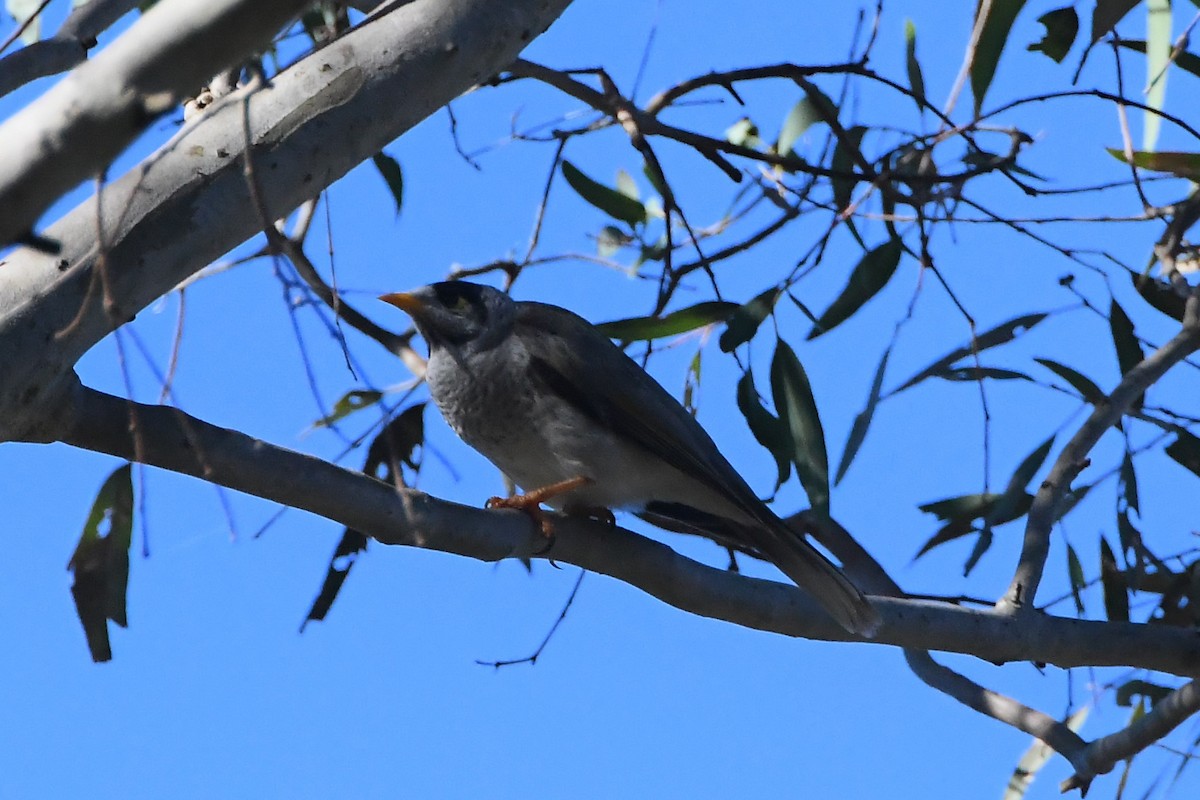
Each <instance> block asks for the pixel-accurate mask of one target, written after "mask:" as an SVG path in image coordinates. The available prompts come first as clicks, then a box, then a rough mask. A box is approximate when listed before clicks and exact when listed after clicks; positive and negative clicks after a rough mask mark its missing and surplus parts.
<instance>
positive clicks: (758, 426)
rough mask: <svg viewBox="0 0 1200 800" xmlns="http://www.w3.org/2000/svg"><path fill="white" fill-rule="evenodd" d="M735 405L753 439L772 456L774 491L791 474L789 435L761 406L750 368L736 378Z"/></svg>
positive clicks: (774, 417)
mask: <svg viewBox="0 0 1200 800" xmlns="http://www.w3.org/2000/svg"><path fill="white" fill-rule="evenodd" d="M737 406H738V410H739V411H741V412H742V416H743V417H745V418H746V424H747V425H749V426H750V433H752V434H753V435H754V438H755V440H756V441H757V442H758V443H759V444H761V445H762V446H763V447H765V448H766V450H767V452H769V453H770V454H771V457H772V458H774V459H775V468H776V471H777V476H776V479H775V490H776V491H778V489H779V487H780V486H782V485H783V484H784V481H786V480H787V479H788V478H789V477H791V474H792V452H793V450H794V448H793V447H792V437H791V434H790V433H789V432H788V430H787V429H786V428H785V427H784V425H783V423H782V422H781V421H780V420H779V418H778V417H776V416H775V415H774V414H772V413H771V412H770V411H767V409H766V408H765V407H764V406H763V404H762V400H761V399H760V398H759V395H758V390H757V389H756V388H755V387H754V375H753V373H751V372H750V371H747V372H746V374H744V375H742V377H741V379H740V380H739V381H738V384H737Z"/></svg>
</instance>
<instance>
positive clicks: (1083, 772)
mask: <svg viewBox="0 0 1200 800" xmlns="http://www.w3.org/2000/svg"><path fill="white" fill-rule="evenodd" d="M1198 711H1200V685H1198V684H1197V683H1196V681H1194V680H1192V681H1188V682H1187V683H1185V684H1184V685H1183V686H1181V687H1179V688H1178V689H1176V690H1175V691H1173V692H1171V693H1170V694H1169V695H1167V696H1166V697H1164V698H1163V699H1162V700H1159V701H1158V702H1157V703H1155V704H1154V707H1153V708H1151V709H1150V710H1149V711H1147V712H1146V713H1145V714H1144V715H1143V716H1142V717H1141V718H1139V719H1138V720H1137V721H1135V722H1132V723H1130V724H1129V726H1128V727H1126V728H1124V729H1122V730H1119V731H1117V732H1116V733H1112V734H1109V735H1108V736H1105V737H1103V738H1101V739H1097V740H1095V741H1094V742H1092V743H1091V744H1089V745H1088V746H1087V747H1086V748H1085V750H1084V752H1083V756H1084V759H1085V761H1086V764H1087V766H1086V767H1084V768H1083V769H1080V768H1079V767H1078V766H1076V773H1075V774H1074V775H1072V776H1071V777H1070V778H1068V779H1067V780H1065V781H1063V784H1062V790H1063V791H1064V792H1066V791H1069V790H1071V789H1077V788H1083V789H1084V790H1085V791H1086V788H1087V785H1088V783H1089V782H1090V781H1091V780H1092V778H1093V777H1095V776H1096V775H1102V774H1104V773H1106V772H1109V771H1110V770H1111V769H1112V768H1113V767H1115V766H1116V765H1117V763H1118V762H1120V761H1124V760H1125V759H1128V758H1133V757H1134V756H1135V755H1137V754H1138V753H1140V752H1141V751H1143V750H1145V749H1146V748H1147V747H1150V746H1152V745H1154V744H1156V743H1157V742H1158V741H1159V740H1161V739H1162V738H1163V737H1164V736H1166V735H1167V734H1168V733H1170V732H1171V731H1173V730H1174V729H1175V728H1177V727H1179V726H1180V725H1182V724H1183V723H1184V722H1185V721H1186V720H1187V719H1188V718H1190V717H1191V716H1192V715H1193V714H1195V713H1196V712H1198ZM1052 746H1053V745H1052ZM1072 763H1074V762H1072Z"/></svg>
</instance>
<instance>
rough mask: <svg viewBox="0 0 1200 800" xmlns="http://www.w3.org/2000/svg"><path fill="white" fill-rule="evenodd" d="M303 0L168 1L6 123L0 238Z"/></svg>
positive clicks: (99, 166) (263, 38)
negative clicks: (6, 154)
mask: <svg viewBox="0 0 1200 800" xmlns="http://www.w3.org/2000/svg"><path fill="white" fill-rule="evenodd" d="M305 5H307V2H306V0H209V2H205V3H197V2H194V0H162V1H161V2H159V3H156V4H155V5H154V7H153V8H151V9H150V10H149V11H147V12H146V14H145V15H144V16H142V18H141V19H139V20H138V21H137V22H136V23H134V24H133V26H132V27H130V29H129V30H128V31H126V33H125V34H124V35H123V36H121V37H120V38H119V39H118V40H117V41H116V42H114V43H113V44H112V45H111V46H110V47H108V48H106V49H105V50H104V52H102V53H100V54H99V55H98V56H96V58H94V59H92V60H91V61H89V62H87V63H86V64H82V65H80V66H79V67H78V68H77V69H75V70H74V71H72V72H71V73H70V74H69V75H68V76H67V77H66V78H64V79H63V80H62V81H60V82H59V83H58V84H56V85H55V86H54V87H53V88H52V89H50V90H49V91H48V92H46V94H44V95H42V96H41V97H39V98H38V99H37V100H35V101H34V102H33V103H31V104H29V105H28V106H26V107H25V108H23V109H21V110H20V111H19V112H17V113H16V114H15V115H13V116H12V117H11V118H10V119H8V120H7V121H5V122H4V124H3V125H0V142H4V147H5V151H6V153H8V154H9V155H8V156H7V157H6V158H4V159H2V160H0V244H8V243H10V242H12V241H14V240H15V239H16V238H17V237H18V236H20V235H21V234H23V233H26V232H27V231H29V230H31V229H32V227H33V224H34V223H35V222H36V221H37V219H38V217H40V216H41V215H42V213H43V212H44V211H45V210H46V209H47V208H48V207H49V206H50V204H51V203H53V202H54V201H55V200H57V199H58V198H59V197H60V196H62V194H63V193H64V192H66V191H68V190H70V189H71V188H72V187H74V186H77V185H78V184H79V182H80V181H82V180H85V179H86V178H88V177H89V176H91V175H95V174H98V173H100V172H101V171H103V170H104V169H105V168H106V167H107V166H108V164H109V162H110V161H112V159H113V158H115V157H116V156H117V155H118V154H119V153H120V152H121V151H122V150H124V149H125V147H126V146H127V145H128V144H129V143H130V142H131V141H133V139H134V137H135V136H137V135H138V134H139V133H140V132H141V131H142V130H144V129H145V128H146V126H148V125H149V124H150V123H151V122H152V121H153V120H154V119H155V118H156V117H158V116H159V115H161V114H162V113H164V112H166V111H168V110H169V109H170V108H172V107H173V105H174V104H175V103H176V102H177V100H178V98H179V97H182V96H186V95H187V94H188V93H190V92H195V91H196V90H197V89H199V88H200V87H201V86H202V85H203V84H204V82H205V81H207V80H208V79H209V78H210V77H212V76H213V75H215V74H216V73H218V72H220V71H221V70H223V69H226V68H228V67H231V66H233V65H234V64H236V63H237V62H238V61H240V60H241V59H244V58H245V57H246V56H247V54H249V53H253V52H254V51H255V50H256V49H257V48H261V47H263V46H265V45H266V44H267V43H268V42H269V41H270V39H271V37H272V36H273V35H274V34H275V33H276V32H277V31H278V30H279V29H280V28H281V27H282V26H283V25H284V23H286V22H287V21H288V20H289V19H291V18H292V17H294V16H295V15H296V14H298V13H299V12H300V11H301V10H302V9H303V8H304V7H305Z"/></svg>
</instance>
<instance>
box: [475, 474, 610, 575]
mask: <svg viewBox="0 0 1200 800" xmlns="http://www.w3.org/2000/svg"><path fill="white" fill-rule="evenodd" d="M591 482H592V479H591V478H585V477H583V476H582V475H581V476H579V477H577V478H568V479H567V480H565V481H559V482H558V483H552V484H550V485H549V486H542V487H540V488H538V489H534V490H533V491H529V492H526V493H525V494H517V495H513V496H512V497H489V498H488V501H487V503H485V504H484V508H515V509H517V510H518V511H522V512H524V513H525V514H528V515H529V518H530V519H532V520H533V522H534V524H535V525H537V527H538V530H539V531H540V532H541V534H542V536H544V537H545V538H546V540H547V543H546V549H545V550H542V551H541V553H545V552H546V550H549V549H550V548H551V547H553V546H554V521H553V520H552V519H550V517H549V516H547V514H546V512H545V511H543V510H542V503H544V502H546V501H547V500H550V499H551V498H554V497H557V496H558V495H561V494H566V493H567V492H571V491H574V490H575V489H578V488H579V487H581V486H586V485H587V484H589V483H591ZM610 516H611V514H610ZM541 553H539V555H540V554H541Z"/></svg>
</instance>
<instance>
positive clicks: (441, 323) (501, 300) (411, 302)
mask: <svg viewBox="0 0 1200 800" xmlns="http://www.w3.org/2000/svg"><path fill="white" fill-rule="evenodd" d="M379 299H380V300H382V301H384V302H385V303H390V304H391V305H394V306H396V307H397V308H399V309H401V310H403V311H404V312H406V313H407V314H408V315H409V316H410V317H412V318H413V322H414V323H415V324H416V326H417V330H418V331H419V332H420V334H421V336H423V337H424V338H425V341H426V342H428V343H429V347H430V350H434V349H437V348H439V347H449V348H451V349H453V350H473V351H479V350H487V349H488V348H490V347H493V346H495V345H496V344H497V343H499V342H500V341H501V340H502V339H503V338H504V337H505V336H506V335H507V334H508V332H509V331H510V330H511V329H512V324H513V319H514V318H515V316H516V304H515V303H514V302H513V300H512V298H510V297H509V296H508V295H506V294H504V293H503V292H501V291H498V290H496V289H493V288H492V287H490V286H481V285H479V284H477V283H468V282H466V281H444V282H442V283H433V284H430V285H429V286H422V287H421V288H420V289H414V290H413V291H411V292H398V293H396V294H385V295H382V296H381V297H380V298H379Z"/></svg>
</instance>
